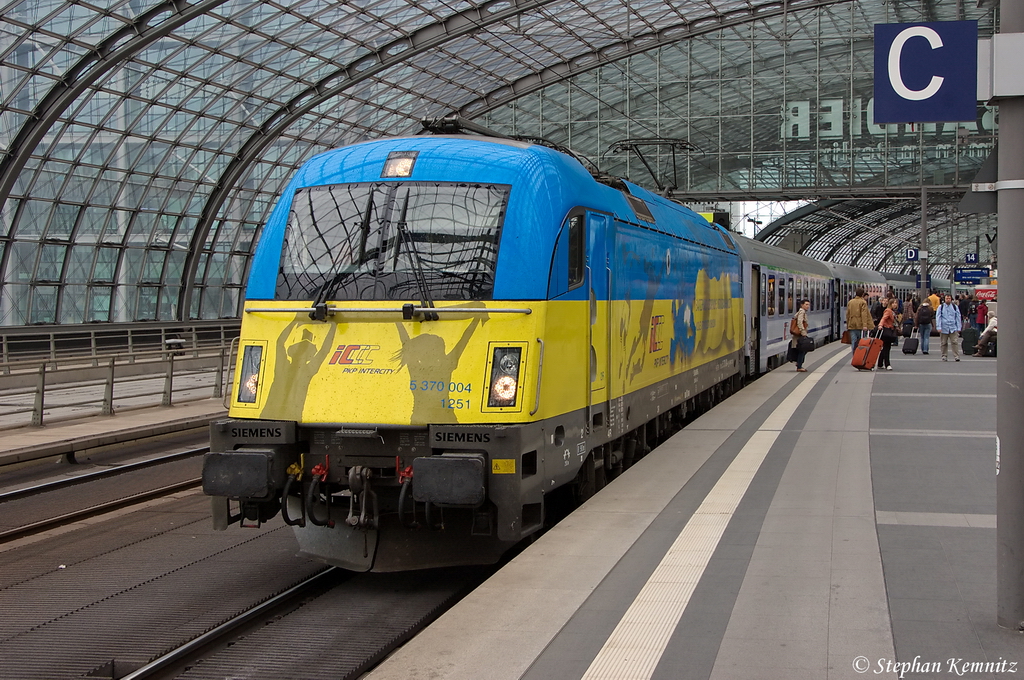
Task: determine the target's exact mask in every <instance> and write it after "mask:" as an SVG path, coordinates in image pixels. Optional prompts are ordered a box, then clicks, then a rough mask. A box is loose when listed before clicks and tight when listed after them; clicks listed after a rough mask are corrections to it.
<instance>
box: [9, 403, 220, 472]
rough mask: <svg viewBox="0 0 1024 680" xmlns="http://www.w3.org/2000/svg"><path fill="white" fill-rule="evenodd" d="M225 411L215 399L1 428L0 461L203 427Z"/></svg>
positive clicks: (72, 451)
mask: <svg viewBox="0 0 1024 680" xmlns="http://www.w3.org/2000/svg"><path fill="white" fill-rule="evenodd" d="M225 415H227V409H226V408H224V404H223V403H222V401H221V400H220V399H201V400H197V401H191V402H186V403H182V404H178V405H175V406H167V407H163V406H152V407H147V408H140V409H135V410H130V411H124V412H119V413H117V414H116V415H110V416H103V415H99V416H88V417H85V418H76V419H71V420H55V421H54V422H53V423H50V424H46V425H42V426H39V427H33V426H24V427H16V428H7V429H4V431H3V436H2V437H0V465H12V464H16V463H23V462H27V461H33V460H40V459H45V458H54V457H59V456H68V455H74V454H78V453H81V452H83V451H89V450H92V449H97V448H100V447H104V446H112V445H116V444H123V443H125V442H130V441H135V440H139V439H146V438H150V437H156V436H159V435H164V434H173V433H181V432H187V431H190V430H197V431H198V430H201V429H205V428H208V426H209V423H210V421H211V420H214V419H216V418H221V417H224V416H225Z"/></svg>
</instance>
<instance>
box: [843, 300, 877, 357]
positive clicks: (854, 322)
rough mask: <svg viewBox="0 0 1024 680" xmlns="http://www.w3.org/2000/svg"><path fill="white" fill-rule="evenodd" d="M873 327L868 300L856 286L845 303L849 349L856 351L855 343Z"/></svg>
mask: <svg viewBox="0 0 1024 680" xmlns="http://www.w3.org/2000/svg"><path fill="white" fill-rule="evenodd" d="M874 327H875V324H874V322H873V321H872V320H871V313H870V312H868V301H867V300H865V299H864V289H863V288H858V289H857V292H856V293H854V296H853V298H851V299H850V302H849V304H847V305H846V330H848V331H850V349H852V350H854V351H856V349H857V343H858V342H859V341H860V339H861V338H862V337H864V336H865V335H866V332H870V331H871V329H872V328H874Z"/></svg>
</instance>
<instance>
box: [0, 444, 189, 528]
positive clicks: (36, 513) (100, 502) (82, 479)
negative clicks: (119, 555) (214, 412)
mask: <svg viewBox="0 0 1024 680" xmlns="http://www.w3.org/2000/svg"><path fill="white" fill-rule="evenodd" d="M207 451H209V447H200V448H193V449H189V450H187V451H180V452H176V453H172V454H167V455H163V456H158V457H155V458H151V459H148V460H145V461H140V462H136V463H129V464H124V465H117V466H115V467H111V468H109V469H105V470H97V471H94V472H88V473H84V474H81V475H76V476H74V477H69V478H66V479H60V480H54V481H49V482H45V483H42V484H36V485H33V486H29V487H25V488H21V489H16V490H13V491H7V492H4V493H0V507H4V508H7V509H10V510H11V512H6V513H5V520H6V521H11V520H12V519H14V518H18V519H17V520H16V521H17V522H18V523H17V524H16V525H15V526H9V527H6V528H0V544H3V543H7V542H10V541H14V540H17V539H19V538H24V537H26V536H31V535H34V534H38V533H41V532H43V531H47V530H50V529H53V528H56V527H60V526H63V525H66V524H70V523H73V522H78V521H81V520H84V519H88V518H91V517H96V516H98V515H101V514H104V513H107V512H111V511H113V510H119V509H121V508H125V507H129V506H132V505H137V504H139V503H144V502H146V501H150V500H153V499H156V498H162V497H165V496H168V495H170V494H172V493H177V492H179V491H183V490H186V489H192V488H196V487H198V486H199V485H200V484H201V482H202V480H201V478H200V477H198V476H195V475H194V474H190V475H188V476H187V478H185V479H179V480H176V481H174V482H172V483H169V484H160V485H159V486H157V487H152V484H150V483H145V482H144V483H142V486H144V487H148V488H143V489H142V490H138V491H134V492H129V493H123V491H121V490H119V489H118V488H117V485H116V484H110V485H108V487H110V486H114V488H106V489H103V490H102V493H97V492H95V491H92V490H89V489H88V487H87V486H86V485H90V484H94V483H97V482H109V481H110V480H115V479H116V478H118V477H121V476H123V475H133V474H141V473H144V472H145V471H147V470H150V469H152V468H155V467H158V466H165V465H168V464H171V463H177V462H180V461H186V460H189V459H191V458H195V457H197V456H201V455H202V454H204V453H206V452H207ZM137 485H138V484H137V483H136V486H137ZM80 486H81V487H83V489H82V492H81V493H80V494H79V495H78V499H79V500H80V502H79V505H80V504H81V502H84V503H85V507H73V509H68V510H66V511H63V512H56V513H53V512H47V510H46V508H47V504H46V500H45V499H46V498H47V497H48V495H49V494H55V493H60V492H68V490H70V489H74V488H75V487H80ZM118 494H121V495H118ZM64 495H65V496H67V495H69V493H64ZM18 501H21V503H20V504H19V503H17V502H18ZM8 504H10V505H8ZM73 505H75V503H74V501H73V500H69V499H62V500H61V501H60V502H59V503H56V504H54V507H67V506H73ZM19 506H21V507H19ZM21 517H27V518H29V519H28V520H24V519H20V518H21Z"/></svg>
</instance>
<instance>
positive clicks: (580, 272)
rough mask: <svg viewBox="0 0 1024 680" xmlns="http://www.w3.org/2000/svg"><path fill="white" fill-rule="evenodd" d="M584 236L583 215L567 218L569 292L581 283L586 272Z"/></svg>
mask: <svg viewBox="0 0 1024 680" xmlns="http://www.w3.org/2000/svg"><path fill="white" fill-rule="evenodd" d="M585 236H586V234H585V233H584V229H583V215H574V216H572V217H570V218H569V290H572V289H573V288H575V287H576V286H579V285H580V284H581V283H583V278H584V272H585V271H586V259H587V249H586V247H585V246H584V244H585V243H586V239H585V238H584V237H585Z"/></svg>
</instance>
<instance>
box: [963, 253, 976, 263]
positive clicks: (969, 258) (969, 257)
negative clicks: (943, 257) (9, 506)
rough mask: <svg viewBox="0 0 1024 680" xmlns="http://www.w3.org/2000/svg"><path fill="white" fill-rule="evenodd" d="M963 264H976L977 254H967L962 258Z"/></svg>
mask: <svg viewBox="0 0 1024 680" xmlns="http://www.w3.org/2000/svg"><path fill="white" fill-rule="evenodd" d="M964 263H965V264H978V254H977V253H967V255H965V256H964Z"/></svg>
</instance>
